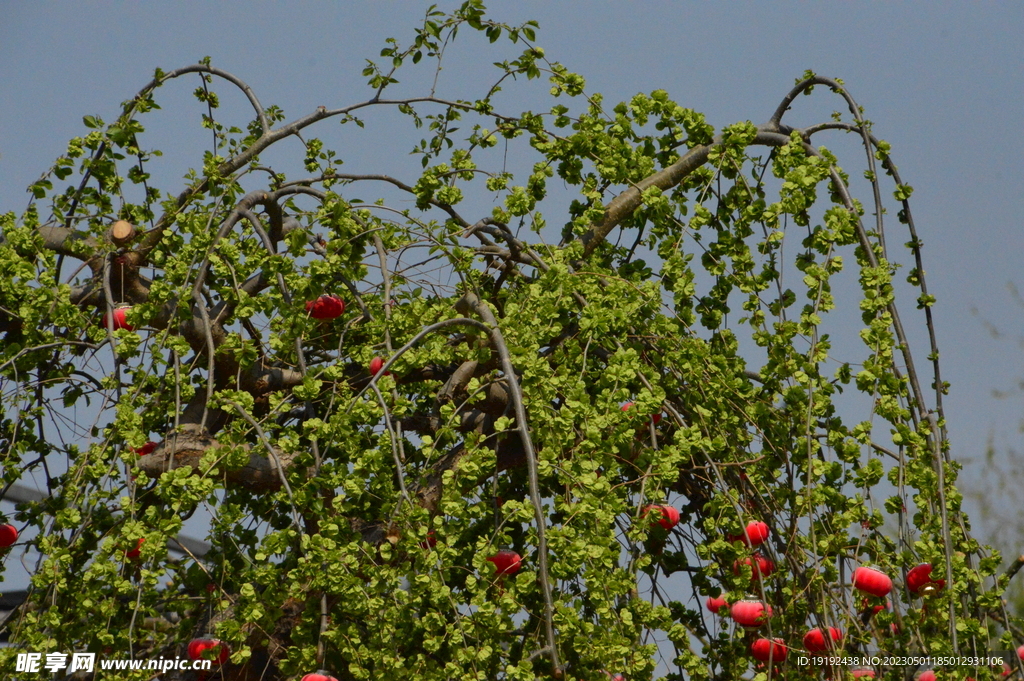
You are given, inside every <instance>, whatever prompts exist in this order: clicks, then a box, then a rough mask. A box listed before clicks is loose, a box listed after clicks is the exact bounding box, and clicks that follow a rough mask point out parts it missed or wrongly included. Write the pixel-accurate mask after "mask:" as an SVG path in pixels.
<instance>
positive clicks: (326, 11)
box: [0, 1, 1024, 551]
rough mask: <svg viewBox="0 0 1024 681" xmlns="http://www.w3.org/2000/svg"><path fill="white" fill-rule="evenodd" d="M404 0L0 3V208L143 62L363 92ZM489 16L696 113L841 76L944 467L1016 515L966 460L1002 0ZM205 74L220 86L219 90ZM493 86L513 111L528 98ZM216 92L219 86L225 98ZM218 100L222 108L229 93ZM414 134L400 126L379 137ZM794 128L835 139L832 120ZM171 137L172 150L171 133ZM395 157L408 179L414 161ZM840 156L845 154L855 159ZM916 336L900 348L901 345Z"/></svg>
mask: <svg viewBox="0 0 1024 681" xmlns="http://www.w3.org/2000/svg"><path fill="white" fill-rule="evenodd" d="M454 6H455V5H453V4H451V3H441V7H442V8H443V9H450V8H453V7H454ZM425 9H426V4H423V3H411V2H391V3H369V2H349V3H304V2H295V1H290V2H288V3H236V2H218V3H208V2H203V3H196V2H174V3H112V2H105V3H61V4H57V3H48V2H33V3H26V2H11V1H8V2H0V13H2V16H3V17H4V18H3V21H2V22H0V46H2V56H0V93H2V94H0V212H6V211H15V212H17V213H19V214H20V212H21V211H22V210H24V208H25V206H26V205H27V202H28V194H27V193H25V187H26V186H27V185H28V184H29V183H31V182H32V181H34V180H35V179H37V178H38V177H39V176H40V175H41V174H42V173H43V172H44V171H45V170H46V169H47V168H48V166H49V165H50V163H51V162H52V161H53V160H54V159H55V158H56V157H57V156H58V155H59V154H60V153H62V152H63V150H64V149H65V147H66V143H67V140H68V139H69V138H71V137H74V136H77V135H84V134H85V133H86V129H85V128H84V126H83V125H82V116H83V115H86V114H90V115H98V116H101V117H103V118H104V119H105V120H107V121H108V122H109V121H110V120H111V119H113V118H114V117H115V116H116V113H117V112H118V110H119V104H120V103H121V102H122V101H124V100H126V99H128V98H130V97H131V96H132V95H133V94H134V93H135V92H136V91H138V90H139V89H140V88H141V87H142V86H143V85H144V84H145V83H147V82H148V81H149V79H150V78H151V76H152V73H153V70H154V69H155V68H156V67H158V66H159V67H161V68H163V69H165V70H171V69H174V68H177V67H180V66H185V65H188V64H192V63H195V62H196V61H198V60H199V59H200V58H202V57H204V56H206V55H209V56H211V57H212V60H213V65H215V66H218V67H220V68H223V69H226V70H228V71H230V72H232V73H234V74H235V75H237V76H239V77H240V78H242V79H243V80H245V81H247V82H248V83H249V84H250V85H251V86H252V87H253V89H254V90H255V92H256V94H257V95H258V96H259V98H260V99H261V100H262V102H263V104H264V105H268V104H272V103H273V104H278V105H280V106H282V107H283V108H284V109H285V112H286V113H287V114H288V116H289V118H294V117H297V116H300V115H304V114H306V113H309V112H311V111H312V110H313V109H315V107H317V106H319V105H325V106H327V107H328V108H332V107H336V106H342V105H345V104H350V103H354V102H357V101H361V100H363V99H365V98H366V97H367V96H368V95H369V91H368V90H367V89H366V87H365V79H364V78H363V77H362V76H361V71H362V68H363V66H364V65H365V59H366V58H376V57H377V55H378V54H379V51H380V48H381V47H382V46H383V45H384V42H383V41H384V39H385V38H387V37H389V36H396V37H398V38H399V39H400V40H401V41H403V42H404V41H405V40H408V39H409V38H410V37H411V36H412V28H413V27H414V26H416V25H418V23H419V22H420V20H421V18H422V15H423V13H424V11H425ZM489 15H490V16H491V17H492V18H494V19H496V20H500V21H506V22H509V23H518V22H522V21H525V20H526V19H536V20H537V21H539V23H540V30H539V32H538V35H537V43H538V44H539V45H540V46H542V47H543V48H544V49H545V51H546V54H547V57H548V58H550V59H552V60H557V61H560V62H562V63H564V64H565V65H566V66H567V67H568V68H570V69H571V70H574V71H576V72H579V73H581V74H582V75H584V76H585V77H586V78H587V89H588V91H590V92H595V91H596V92H601V93H603V94H604V96H605V101H606V102H608V103H614V102H617V101H620V100H623V99H628V98H630V97H631V96H632V95H634V94H636V93H637V92H650V91H651V90H653V89H656V88H663V89H665V90H667V91H668V92H669V94H670V95H671V96H672V97H673V98H674V99H675V100H676V101H678V102H680V103H681V104H682V105H684V106H687V107H690V108H693V109H695V110H697V111H701V112H703V113H704V114H705V115H706V116H707V119H708V121H709V122H710V123H711V124H712V125H714V126H715V127H716V128H720V127H722V126H724V125H727V124H730V123H733V122H736V121H741V120H751V121H753V122H754V123H762V122H764V121H766V120H767V119H768V117H769V116H770V115H771V113H772V112H773V111H774V109H775V107H776V106H777V104H778V102H779V100H780V99H781V97H782V96H783V95H784V94H785V92H787V91H788V90H789V88H790V87H791V86H792V85H793V83H794V81H795V80H796V79H797V78H799V77H800V76H801V74H803V72H804V71H805V70H806V69H813V70H814V71H816V72H817V73H819V74H821V75H825V76H830V77H839V78H842V79H843V80H844V81H845V83H846V85H847V87H848V88H849V89H850V91H851V92H852V94H853V96H854V97H855V98H856V99H857V100H858V102H859V103H860V104H861V105H862V106H863V107H864V108H865V115H866V116H867V118H869V119H870V120H872V121H873V122H874V132H875V134H876V135H877V136H879V137H881V138H883V139H885V140H887V141H888V142H889V143H891V145H892V149H893V151H892V153H893V158H894V159H895V161H896V163H897V165H898V166H899V168H900V172H901V173H902V175H903V178H904V181H906V182H908V183H910V184H911V185H913V186H914V188H915V192H914V195H913V199H912V207H913V210H914V213H915V218H916V221H917V227H918V230H919V233H920V235H921V237H922V238H923V240H924V244H925V249H924V258H925V267H926V270H927V273H928V283H929V287H930V289H931V292H932V293H933V294H934V295H936V296H937V298H938V303H937V305H936V307H935V308H934V310H935V317H936V323H937V331H938V337H939V347H940V350H941V352H942V365H943V372H944V378H945V379H946V380H948V381H950V382H951V383H952V388H951V391H950V394H949V397H948V401H947V402H946V410H947V416H948V419H949V432H950V436H951V439H952V447H953V453H954V456H955V457H957V458H959V459H961V460H965V461H968V462H969V463H968V467H967V470H966V471H965V473H964V474H963V479H964V481H965V483H966V486H967V487H968V489H969V490H970V489H973V490H975V491H978V490H986V489H987V490H989V492H990V493H989V495H988V498H989V500H990V501H992V500H995V501H996V502H997V503H996V505H997V506H1002V507H1003V511H1002V512H1003V513H1006V514H1007V518H1013V519H1015V518H1016V515H1017V510H1016V509H1017V508H1018V507H1017V506H1016V505H1015V502H1014V503H999V502H1000V500H1003V499H1005V500H1007V502H1009V501H1010V500H1011V499H1013V500H1016V497H1012V496H1011V495H1012V485H1011V489H1003V490H1000V489H998V488H996V487H994V486H995V485H996V484H997V480H999V479H1000V477H1001V479H1002V480H1003V481H1004V483H1005V481H1007V480H1008V478H1007V476H1005V475H1004V476H991V475H990V476H988V477H984V476H982V472H983V470H984V469H985V463H984V457H985V453H986V449H987V448H988V447H989V446H990V443H992V446H993V447H994V449H993V451H994V452H995V453H996V455H997V456H996V462H997V463H999V465H1001V466H1003V467H1010V466H1013V464H1014V461H1015V454H1013V451H1014V450H1024V446H1022V444H1021V435H1020V426H1019V424H1020V423H1021V417H1022V414H1024V399H1021V397H1020V395H1019V393H1018V392H1017V391H1018V390H1019V389H1018V387H1017V386H1018V383H1019V382H1020V381H1021V380H1022V379H1024V348H1022V345H1021V343H1020V341H1019V340H1018V339H1019V338H1020V337H1022V336H1024V306H1022V305H1021V304H1020V303H1019V302H1018V300H1017V298H1015V297H1014V295H1013V293H1012V292H1011V290H1010V288H1009V287H1010V286H1012V285H1014V284H1019V285H1021V286H1022V288H1024V277H1022V276H1021V274H1020V268H1019V263H1020V261H1021V256H1022V253H1024V230H1022V227H1024V225H1022V220H1021V198H1022V197H1024V184H1022V169H1024V168H1022V165H1024V164H1022V158H1024V135H1022V133H1021V131H1022V129H1024V87H1022V76H1024V43H1022V41H1021V39H1020V36H1021V35H1024V4H1021V3H1003V4H992V3H989V4H980V3H972V4H966V3H964V4H953V3H945V4H944V3H900V4H879V3H872V4H867V3H842V4H838V3H827V2H817V3H781V2H773V3H757V4H754V3H701V4H696V3H682V2H671V3H669V2H643V3H621V2H616V3H611V2H602V3H598V2H588V3H580V2H561V3H543V4H542V3H532V2H530V3H527V2H516V3H491V5H490V6H489ZM465 37H466V38H469V36H468V35H467V36H465ZM485 46H486V41H481V40H477V39H475V38H473V39H470V40H463V36H462V35H460V37H459V41H457V48H458V49H455V48H453V50H452V52H451V55H450V57H449V59H450V61H448V62H447V64H446V67H445V71H444V72H443V74H442V78H441V81H440V86H439V87H440V89H439V92H441V93H442V94H445V93H446V94H450V95H451V96H467V97H469V96H474V95H476V94H477V93H478V91H479V88H480V86H481V84H482V83H485V82H486V80H485V79H486V78H490V75H489V73H490V70H491V68H492V67H490V64H491V62H493V61H496V60H497V59H499V58H509V57H511V56H514V55H515V54H517V53H518V51H519V49H515V50H512V49H510V48H506V47H503V46H502V47H499V48H497V50H498V51H497V52H494V51H484V48H485ZM477 48H480V49H477ZM460 79H464V80H460ZM198 84H199V83H198V79H197V78H192V79H189V80H183V81H180V82H178V83H176V84H172V85H168V86H165V87H164V88H162V89H161V90H160V91H158V93H157V98H158V101H159V102H160V103H161V105H162V106H163V111H162V112H160V113H159V114H157V115H156V116H154V117H152V118H150V119H149V123H150V129H156V128H157V127H160V128H161V131H160V132H158V133H157V134H156V137H155V138H154V139H155V140H157V141H156V142H155V143H154V146H157V147H158V148H161V149H163V150H164V151H165V152H167V153H168V167H167V170H166V171H162V172H164V174H161V175H157V176H155V178H154V182H153V184H155V185H157V186H160V187H163V188H165V189H175V188H180V186H181V183H180V181H179V180H180V177H181V175H182V174H183V173H184V171H185V169H186V168H187V167H189V166H190V165H195V164H196V163H197V162H198V159H200V158H201V156H200V154H201V152H202V150H203V149H204V148H208V146H209V139H210V135H209V132H208V131H205V130H202V129H201V128H199V126H198V125H197V120H198V116H199V114H200V113H201V110H200V109H199V108H197V105H196V103H195V102H194V100H192V98H191V92H192V90H193V89H194V88H195V87H196V86H198ZM403 87H408V88H409V90H410V91H412V89H414V88H416V87H418V88H419V90H420V91H422V89H423V87H424V85H423V84H422V83H403ZM217 89H218V91H219V92H222V93H225V94H224V98H225V99H228V98H229V96H228V95H227V94H226V93H227V92H228V91H229V88H227V87H225V86H218V88H217ZM543 89H546V86H543V87H542V90H543ZM527 91H528V92H529V90H527ZM232 96H233V95H232ZM805 99H806V98H801V100H798V102H797V105H796V108H795V109H794V111H792V112H791V113H790V114H789V116H788V117H787V120H788V122H789V123H791V124H794V125H801V124H803V125H805V124H808V123H812V122H818V121H821V120H824V119H826V118H827V115H828V112H830V111H832V110H833V109H840V108H842V107H841V102H840V101H839V100H838V98H836V97H834V96H830V95H828V94H827V93H824V92H821V93H818V92H816V93H815V96H814V97H813V98H811V99H810V100H806V101H805ZM812 100H813V101H812ZM504 104H505V108H506V109H509V110H512V111H514V112H518V111H521V110H524V109H527V108H530V106H531V105H530V104H529V103H528V102H524V103H523V104H522V105H521V106H520V105H518V102H516V101H515V100H511V99H506V100H504ZM230 106H231V103H230V102H225V109H226V111H229V112H230V111H231V108H230ZM548 106H550V104H548ZM238 111H239V112H240V114H242V115H240V117H239V118H237V119H236V122H238V124H240V125H242V124H244V122H245V121H246V120H248V119H247V118H246V117H245V116H247V115H248V112H246V111H245V110H244V108H239V109H238ZM383 120H384V123H379V124H377V125H379V126H382V127H380V128H379V129H378V130H379V132H378V133H377V136H376V137H374V136H371V137H370V140H373V142H368V140H367V138H366V137H365V136H364V137H363V138H360V139H361V141H360V142H359V143H358V145H357V146H354V147H346V148H342V149H340V151H341V152H342V154H343V155H344V156H345V157H346V159H348V160H347V165H346V168H347V169H348V170H350V171H356V170H362V171H363V172H374V170H373V168H374V167H375V166H374V164H375V163H376V162H377V161H378V160H379V159H380V158H381V157H382V155H386V154H388V153H389V149H396V147H393V146H389V144H391V143H392V142H393V141H394V140H392V139H389V135H388V133H389V131H388V129H387V127H386V126H387V119H386V118H385V119H383ZM328 127H329V128H330V129H332V130H333V129H335V128H337V125H336V124H334V125H332V124H328ZM371 130H372V128H371ZM320 132H321V131H320V130H319V129H318V130H317V134H319V133H320ZM414 141H415V140H414V139H413V138H411V137H410V138H404V139H403V140H402V141H401V145H400V147H397V148H400V149H402V151H398V152H394V153H397V154H404V153H406V151H407V150H408V148H409V147H411V145H412V144H413V143H414ZM341 143H342V144H344V143H345V141H344V139H342V141H341ZM816 143H817V144H825V145H827V146H830V147H841V148H852V149H854V150H855V147H850V146H849V142H848V140H843V139H842V137H841V136H840V137H833V138H829V137H825V136H821V137H819V138H817V139H816ZM204 144H205V145H206V146H205V147H204V146H203V145H204ZM844 144H846V145H847V147H842V145H844ZM328 146H331V145H330V144H328ZM298 148H299V147H298V146H297V145H293V147H292V151H293V152H295V151H296V150H298ZM335 148H337V147H335ZM188 149H190V150H191V152H190V154H184V155H182V157H181V160H180V163H179V161H178V160H177V159H176V158H175V152H177V151H179V150H188ZM196 150H198V151H196ZM854 153H856V152H854ZM399 160H401V162H402V163H406V164H407V165H408V168H409V169H410V174H407V175H406V177H413V176H412V175H411V170H412V169H414V168H415V167H416V166H418V163H416V162H414V159H410V158H409V157H400V159H399ZM842 160H843V159H842V158H841V161H842ZM858 162H860V157H859V156H856V155H853V156H848V157H847V164H848V165H849V169H856V172H858V173H859V172H860V167H859V166H858V165H857V163H858ZM175 163H178V165H175ZM360 164H363V166H360ZM552 188H554V187H552ZM549 220H550V218H549ZM904 240H905V239H900V240H899V241H898V242H897V243H899V242H902V241H904ZM904 314H905V315H907V317H908V319H905V323H908V324H913V325H917V324H919V322H920V319H921V318H920V317H919V316H918V315H917V314H916V313H915V311H914V310H913V305H912V304H911V305H907V306H905V308H904ZM993 328H994V329H997V330H998V332H999V335H998V337H997V335H996V334H994V333H993ZM924 354H926V351H924V350H923V349H919V350H918V362H919V363H920V362H923V361H924ZM994 391H1007V392H1009V393H1010V395H1009V396H1008V397H996V396H995V395H994ZM1009 481H1010V482H1011V483H1012V480H1009ZM971 507H972V508H975V509H977V508H978V505H977V504H976V503H972V504H971ZM9 510H10V508H9V507H6V506H5V507H3V508H0V513H3V512H5V511H9ZM980 520H981V518H975V526H976V527H977V526H978V525H979V524H980ZM997 525H998V522H996V523H994V524H992V527H995V526H997ZM1020 548H1021V547H1017V548H1015V549H1013V550H1015V551H1018V550H1020Z"/></svg>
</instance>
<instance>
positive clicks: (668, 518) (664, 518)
mask: <svg viewBox="0 0 1024 681" xmlns="http://www.w3.org/2000/svg"><path fill="white" fill-rule="evenodd" d="M651 511H658V513H659V515H660V516H661V517H659V518H658V524H659V525H661V526H662V527H663V528H665V529H666V530H671V529H672V528H673V527H675V526H676V525H678V524H679V511H678V510H676V507H675V506H669V505H668V504H656V505H653V506H644V508H643V511H641V513H642V515H643V516H644V517H647V514H648V513H650V512H651Z"/></svg>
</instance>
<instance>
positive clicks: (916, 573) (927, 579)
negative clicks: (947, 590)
mask: <svg viewBox="0 0 1024 681" xmlns="http://www.w3.org/2000/svg"><path fill="white" fill-rule="evenodd" d="M945 586H946V580H944V579H932V565H931V563H922V564H921V565H918V566H917V567H916V568H913V569H912V570H910V572H908V573H907V589H908V590H909V591H910V593H912V594H914V595H915V596H919V595H924V596H930V595H931V594H933V593H935V592H936V591H939V590H940V589H942V588H944V587H945Z"/></svg>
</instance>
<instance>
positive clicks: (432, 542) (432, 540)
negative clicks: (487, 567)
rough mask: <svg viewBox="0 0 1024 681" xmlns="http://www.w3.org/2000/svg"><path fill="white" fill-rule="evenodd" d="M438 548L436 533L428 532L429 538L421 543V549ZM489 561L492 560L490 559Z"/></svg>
mask: <svg viewBox="0 0 1024 681" xmlns="http://www.w3.org/2000/svg"><path fill="white" fill-rule="evenodd" d="M435 546H437V537H435V536H434V531H433V530H430V531H429V532H427V538H426V539H425V540H423V541H421V542H420V548H421V549H432V548H434V547H435ZM487 560H490V558H488V559H487Z"/></svg>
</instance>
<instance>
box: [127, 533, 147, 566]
mask: <svg viewBox="0 0 1024 681" xmlns="http://www.w3.org/2000/svg"><path fill="white" fill-rule="evenodd" d="M145 541H146V538H145V537H140V538H139V541H138V542H137V543H136V544H135V548H134V549H131V550H130V551H125V552H124V557H125V558H127V559H129V560H135V559H136V558H138V557H139V556H140V555H142V544H143V543H144V542H145Z"/></svg>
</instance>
